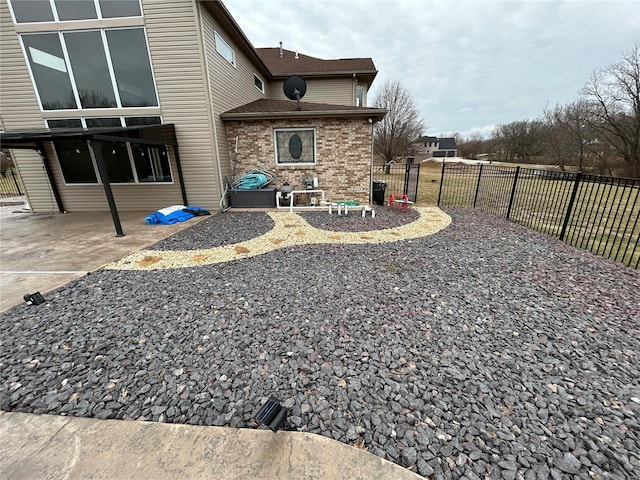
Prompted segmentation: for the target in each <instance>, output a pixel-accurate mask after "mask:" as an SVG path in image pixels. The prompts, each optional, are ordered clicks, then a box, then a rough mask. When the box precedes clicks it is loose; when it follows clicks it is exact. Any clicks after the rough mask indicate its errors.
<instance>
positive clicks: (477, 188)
mask: <svg viewBox="0 0 640 480" xmlns="http://www.w3.org/2000/svg"><path fill="white" fill-rule="evenodd" d="M482 167H483V164H482V163H481V164H480V171H479V172H478V183H477V184H476V194H475V196H474V197H473V208H476V203H477V202H478V191H479V190H480V179H481V178H482Z"/></svg>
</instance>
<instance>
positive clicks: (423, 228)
mask: <svg viewBox="0 0 640 480" xmlns="http://www.w3.org/2000/svg"><path fill="white" fill-rule="evenodd" d="M415 209H416V210H417V211H418V213H419V214H420V216H419V217H418V219H416V220H414V221H413V222H411V223H408V224H406V225H402V226H400V227H394V228H389V229H383V230H372V231H366V232H336V231H328V230H322V229H319V228H316V227H312V226H311V225H309V223H307V221H306V220H304V219H303V218H302V217H301V216H300V215H297V214H295V213H289V212H269V213H268V214H269V216H270V217H271V218H272V219H273V221H274V223H275V225H274V227H273V228H272V229H271V230H269V231H268V232H267V233H265V234H263V235H260V236H258V237H255V238H252V239H250V240H247V241H244V242H239V243H235V244H233V245H224V246H221V247H215V248H206V249H197V250H141V251H139V252H136V253H133V254H131V255H128V256H126V257H124V258H122V259H121V260H118V261H117V262H114V263H111V264H108V265H106V266H105V267H104V268H105V269H107V270H159V269H165V268H193V267H199V266H203V265H213V264H216V263H223V262H229V261H231V260H238V259H243V258H251V257H255V256H257V255H262V254H264V253H267V252H270V251H272V250H275V249H278V248H285V247H292V246H297V245H312V244H322V243H328V244H336V243H347V244H354V245H362V244H368V243H388V242H396V241H399V240H410V239H413V238H419V237H425V236H427V235H433V234H434V233H436V232H439V231H440V230H442V229H443V228H445V227H447V226H448V225H449V224H450V223H451V217H450V216H449V215H447V214H446V213H444V212H443V211H442V210H440V209H439V208H436V207H415Z"/></svg>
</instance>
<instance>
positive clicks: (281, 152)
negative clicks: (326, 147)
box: [274, 128, 316, 165]
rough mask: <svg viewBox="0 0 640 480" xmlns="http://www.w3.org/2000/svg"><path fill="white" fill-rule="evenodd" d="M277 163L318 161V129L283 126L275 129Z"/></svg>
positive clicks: (294, 163) (312, 162)
mask: <svg viewBox="0 0 640 480" xmlns="http://www.w3.org/2000/svg"><path fill="white" fill-rule="evenodd" d="M274 136H275V144H276V163H277V164H279V165H282V164H285V165H286V164H290V165H291V164H293V165H299V164H314V163H316V131H315V129H314V128H283V129H276V130H274Z"/></svg>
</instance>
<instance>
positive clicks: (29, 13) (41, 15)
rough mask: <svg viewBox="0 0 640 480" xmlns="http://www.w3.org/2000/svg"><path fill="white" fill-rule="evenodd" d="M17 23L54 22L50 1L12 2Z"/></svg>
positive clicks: (18, 0) (26, 0) (13, 0)
mask: <svg viewBox="0 0 640 480" xmlns="http://www.w3.org/2000/svg"><path fill="white" fill-rule="evenodd" d="M10 5H11V9H12V10H13V16H14V17H15V19H16V23H31V22H53V11H52V10H51V3H49V0H11V2H10Z"/></svg>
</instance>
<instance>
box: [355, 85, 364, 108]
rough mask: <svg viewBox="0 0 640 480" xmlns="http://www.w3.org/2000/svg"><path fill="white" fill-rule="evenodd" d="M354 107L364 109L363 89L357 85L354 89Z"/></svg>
mask: <svg viewBox="0 0 640 480" xmlns="http://www.w3.org/2000/svg"><path fill="white" fill-rule="evenodd" d="M356 106H358V107H364V106H365V104H364V87H363V86H362V85H358V86H357V87H356Z"/></svg>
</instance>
